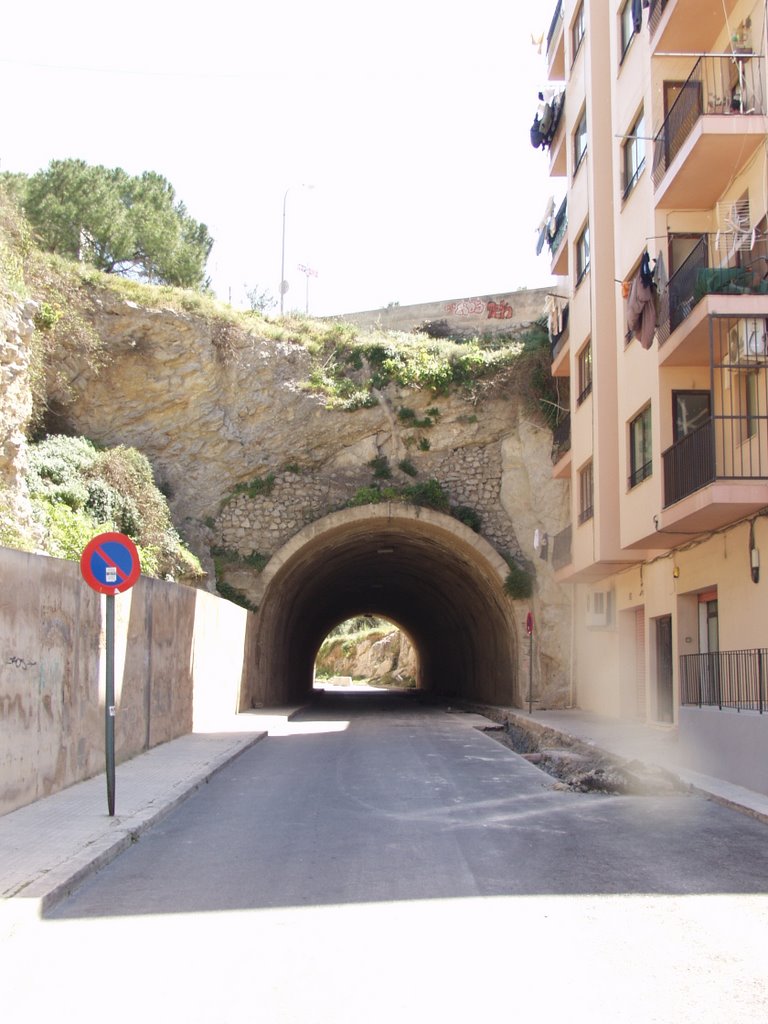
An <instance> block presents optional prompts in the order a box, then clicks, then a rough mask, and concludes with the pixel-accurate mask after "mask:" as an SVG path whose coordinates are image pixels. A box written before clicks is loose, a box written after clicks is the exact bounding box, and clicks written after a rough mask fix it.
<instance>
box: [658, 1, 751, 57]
mask: <svg viewBox="0 0 768 1024" xmlns="http://www.w3.org/2000/svg"><path fill="white" fill-rule="evenodd" d="M737 4H738V0H719V2H717V3H702V2H701V0H651V10H650V13H649V24H650V32H651V51H652V53H654V54H656V53H668V52H685V53H693V52H702V51H706V50H711V49H712V47H713V45H714V43H715V41H716V40H717V37H718V35H719V34H720V32H721V30H722V28H723V25H724V23H725V19H726V18H728V17H730V15H731V14H732V13H733V11H734V10H735V8H736V6H737Z"/></svg>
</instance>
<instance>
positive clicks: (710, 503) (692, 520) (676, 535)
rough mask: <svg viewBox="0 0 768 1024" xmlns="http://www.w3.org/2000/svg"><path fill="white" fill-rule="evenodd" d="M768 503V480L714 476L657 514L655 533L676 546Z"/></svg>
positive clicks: (741, 517)
mask: <svg viewBox="0 0 768 1024" xmlns="http://www.w3.org/2000/svg"><path fill="white" fill-rule="evenodd" d="M766 507H768V480H713V481H712V482H711V483H709V484H707V485H706V486H705V487H701V488H699V490H697V491H694V492H693V493H692V494H689V495H687V497H685V498H682V499H681V500H680V501H678V502H676V503H675V504H674V505H670V506H669V507H668V508H665V509H664V510H663V511H662V512H661V513H660V514H659V516H658V527H657V533H656V535H657V536H659V535H661V536H662V537H663V538H664V539H665V541H666V542H669V543H668V544H667V545H666V546H669V547H673V546H675V545H676V544H681V543H684V542H685V541H686V540H690V539H691V535H694V536H697V535H701V534H706V533H711V532H712V531H714V530H719V529H721V528H722V527H723V526H727V525H728V524H729V523H736V522H739V520H741V519H745V518H747V517H748V516H751V515H755V514H756V513H757V512H759V511H761V509H764V508H766Z"/></svg>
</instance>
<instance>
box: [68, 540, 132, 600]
mask: <svg viewBox="0 0 768 1024" xmlns="http://www.w3.org/2000/svg"><path fill="white" fill-rule="evenodd" d="M80 572H81V573H82V574H83V579H84V580H85V582H86V583H87V584H88V586H89V587H91V588H92V589H93V590H96V591H97V592H98V593H99V594H108V595H114V594H121V593H122V592H123V591H124V590H129V589H130V588H131V587H132V586H133V585H134V583H135V582H136V580H137V579H138V578H139V575H140V574H141V564H140V563H139V553H138V551H137V550H136V545H135V544H134V543H133V541H132V540H131V538H130V537H126V536H125V534H124V533H100V534H99V536H98V537H94V538H93V540H91V541H89V542H88V543H87V544H86V546H85V550H84V551H83V553H82V555H81V556H80Z"/></svg>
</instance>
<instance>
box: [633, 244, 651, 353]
mask: <svg viewBox="0 0 768 1024" xmlns="http://www.w3.org/2000/svg"><path fill="white" fill-rule="evenodd" d="M627 327H628V328H629V330H630V331H631V332H632V335H633V336H634V337H635V338H637V340H638V341H639V342H640V344H641V345H642V346H643V348H645V349H648V348H650V347H651V345H652V344H653V336H654V335H655V333H656V287H655V283H654V280H653V271H652V270H651V260H650V257H649V255H648V253H647V252H646V253H643V258H642V260H641V261H640V269H639V270H638V272H637V274H636V275H635V277H634V279H633V280H632V283H631V284H630V288H629V297H628V298H627Z"/></svg>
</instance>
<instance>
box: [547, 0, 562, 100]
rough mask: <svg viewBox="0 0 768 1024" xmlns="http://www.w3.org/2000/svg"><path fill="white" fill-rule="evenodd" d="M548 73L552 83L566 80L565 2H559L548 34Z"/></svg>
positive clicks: (558, 0) (559, 0) (560, 0)
mask: <svg viewBox="0 0 768 1024" xmlns="http://www.w3.org/2000/svg"><path fill="white" fill-rule="evenodd" d="M547 72H548V76H549V80H550V82H562V81H563V80H564V79H565V31H564V29H563V0H557V6H556V7H555V13H554V15H553V16H552V23H551V25H550V26H549V32H548V33H547Z"/></svg>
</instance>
